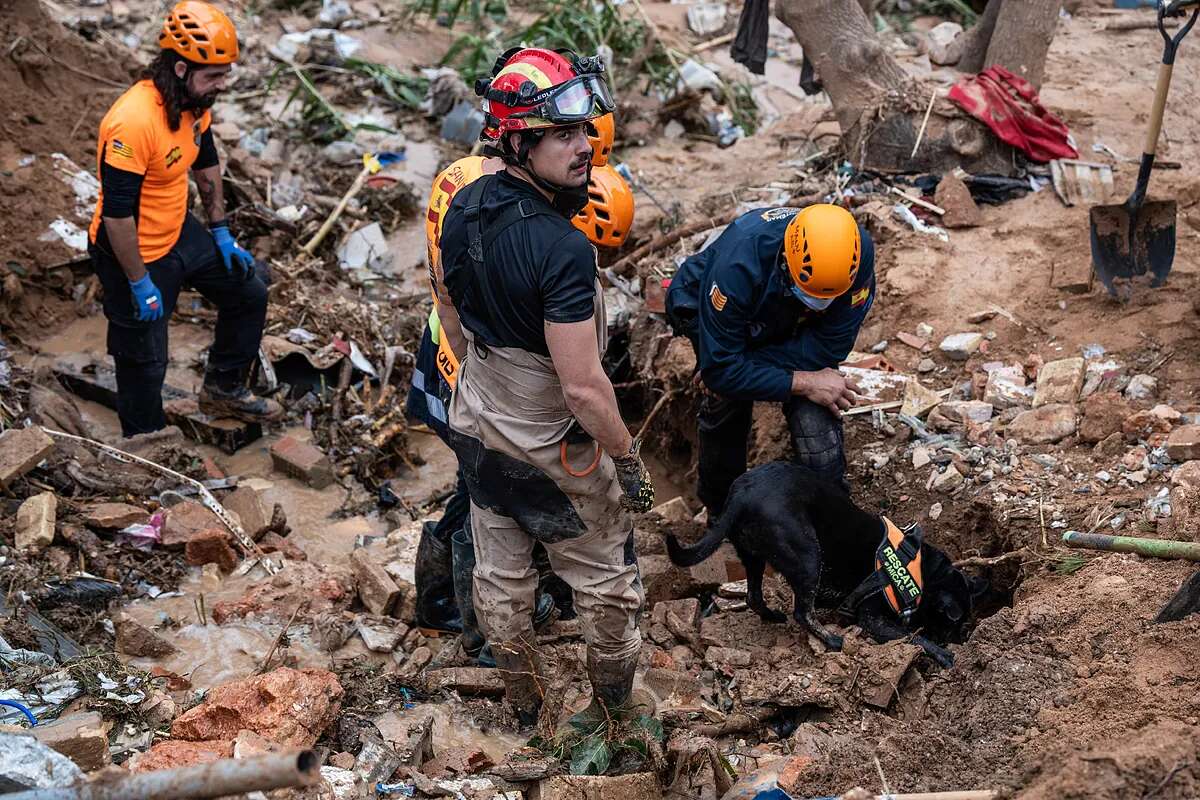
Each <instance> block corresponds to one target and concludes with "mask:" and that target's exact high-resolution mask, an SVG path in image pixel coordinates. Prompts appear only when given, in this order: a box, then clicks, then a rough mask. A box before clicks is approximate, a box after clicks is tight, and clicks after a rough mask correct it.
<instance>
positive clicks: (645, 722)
mask: <svg viewBox="0 0 1200 800" xmlns="http://www.w3.org/2000/svg"><path fill="white" fill-rule="evenodd" d="M633 726H634V727H635V728H641V729H642V730H644V731H645V732H646V733H648V734H650V735H651V736H653V737H654V739H655V740H656V741H659V742H661V741H662V740H663V739H665V738H666V734H665V733H664V732H663V726H662V723H661V722H659V721H658V720H656V719H655V718H654V717H651V716H647V715H645V714H643V715H642V716H640V717H638V718H637V719H636V720H634V722H633Z"/></svg>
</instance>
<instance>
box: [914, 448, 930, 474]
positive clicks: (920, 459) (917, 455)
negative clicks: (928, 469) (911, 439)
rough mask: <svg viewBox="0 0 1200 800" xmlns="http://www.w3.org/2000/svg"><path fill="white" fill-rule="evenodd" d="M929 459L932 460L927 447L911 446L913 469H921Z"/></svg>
mask: <svg viewBox="0 0 1200 800" xmlns="http://www.w3.org/2000/svg"><path fill="white" fill-rule="evenodd" d="M930 461H932V459H931V458H930V457H929V448H927V447H914V448H913V452H912V465H913V469H921V468H922V467H924V466H926V465H927V464H929V462H930Z"/></svg>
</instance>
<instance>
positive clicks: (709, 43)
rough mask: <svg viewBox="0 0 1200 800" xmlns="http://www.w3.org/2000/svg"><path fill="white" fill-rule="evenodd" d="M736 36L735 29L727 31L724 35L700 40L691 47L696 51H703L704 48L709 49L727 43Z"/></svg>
mask: <svg viewBox="0 0 1200 800" xmlns="http://www.w3.org/2000/svg"><path fill="white" fill-rule="evenodd" d="M736 38H737V31H734V32H733V33H727V34H725V35H724V36H718V37H717V38H715V39H709V40H708V41H707V42H701V43H700V44H698V45H696V46H695V47H693V48H692V50H694V51H695V52H697V53H703V52H704V51H705V50H710V49H712V48H714V47H720V46H721V45H723V44H728V43H729V42H732V41H733V40H734V39H736Z"/></svg>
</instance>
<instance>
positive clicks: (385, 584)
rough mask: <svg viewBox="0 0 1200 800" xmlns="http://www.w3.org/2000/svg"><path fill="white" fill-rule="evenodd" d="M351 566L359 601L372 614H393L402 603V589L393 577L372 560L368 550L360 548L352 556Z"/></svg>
mask: <svg viewBox="0 0 1200 800" xmlns="http://www.w3.org/2000/svg"><path fill="white" fill-rule="evenodd" d="M350 566H351V567H352V568H353V569H354V580H355V582H356V583H357V584H358V599H359V600H361V601H362V604H363V606H364V607H365V608H366V609H367V610H368V611H370V612H371V613H372V614H378V615H381V616H383V615H388V614H391V613H392V612H393V611H394V610H395V609H396V606H397V604H398V603H399V602H400V597H401V592H400V587H399V586H398V585H396V582H395V581H394V580H392V576H391V575H388V574H387V571H386V570H385V569H384V568H383V567H382V566H381V565H380V564H377V563H375V562H374V561H372V560H371V557H370V555H368V554H367V552H366V550H364V549H362V548H360V549H358V550H355V551H354V552H352V553H351V554H350Z"/></svg>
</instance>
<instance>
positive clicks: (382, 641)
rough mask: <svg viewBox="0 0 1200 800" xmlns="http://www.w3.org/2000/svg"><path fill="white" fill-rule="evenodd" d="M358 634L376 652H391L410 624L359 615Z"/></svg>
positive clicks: (368, 647) (356, 625)
mask: <svg viewBox="0 0 1200 800" xmlns="http://www.w3.org/2000/svg"><path fill="white" fill-rule="evenodd" d="M355 627H356V628H357V629H358V635H359V636H360V637H362V640H363V644H365V645H366V646H367V649H368V650H370V651H372V652H375V653H390V652H392V651H393V650H395V649H396V645H398V644H400V640H401V639H403V638H404V636H405V634H407V633H408V626H407V625H405V624H404V623H403V622H396V620H394V619H389V620H387V621H385V620H383V619H370V618H367V617H359V619H358V621H357V622H356V623H355Z"/></svg>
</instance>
